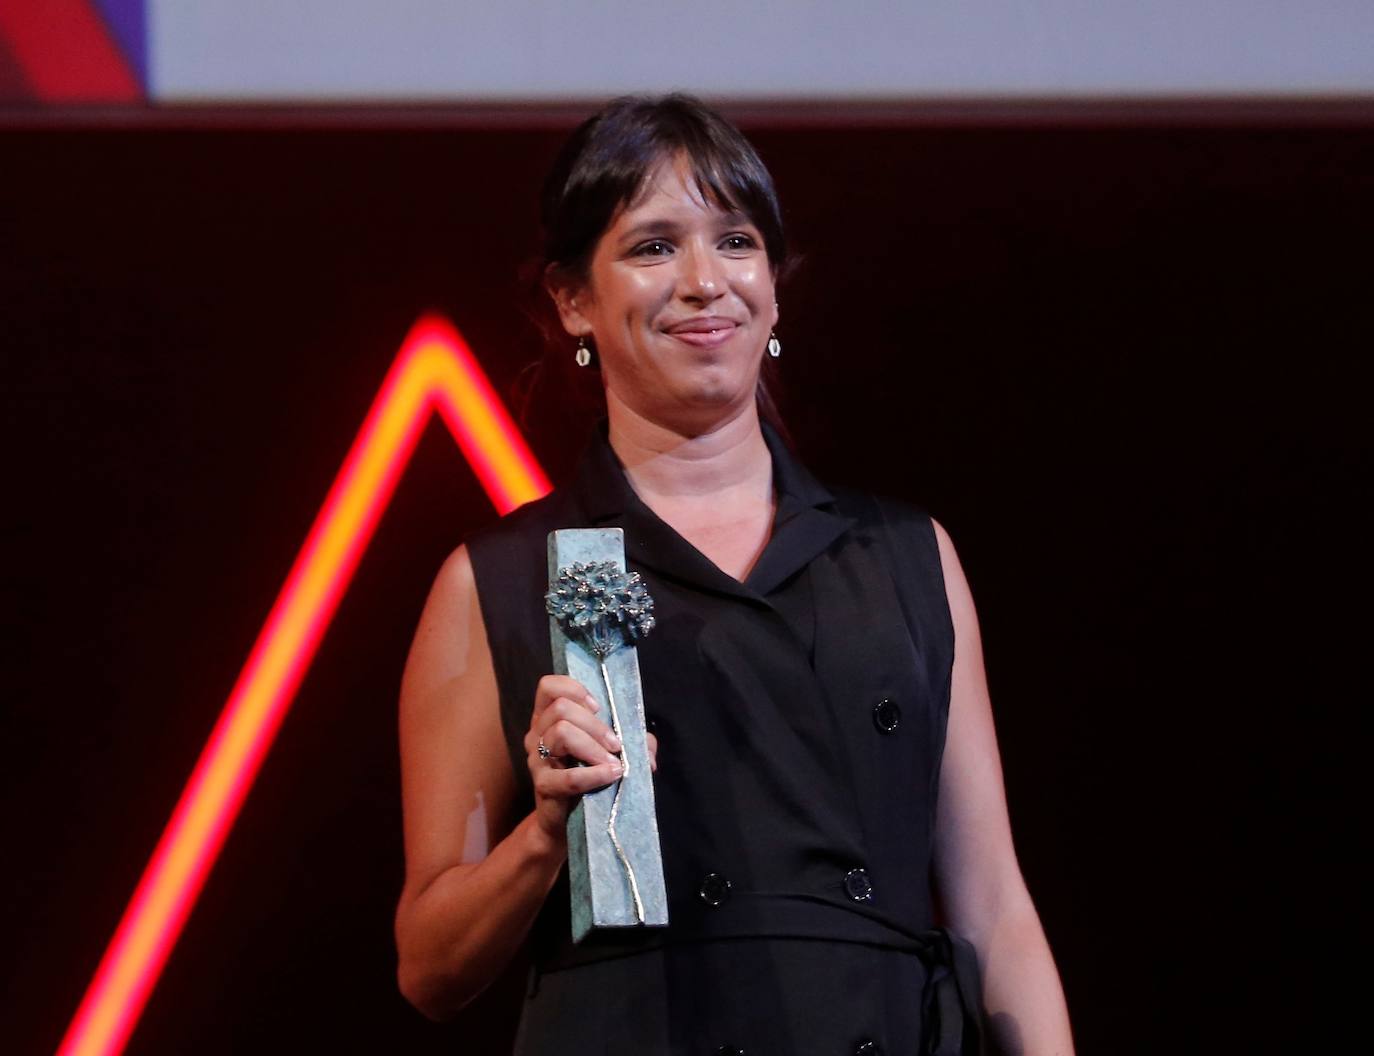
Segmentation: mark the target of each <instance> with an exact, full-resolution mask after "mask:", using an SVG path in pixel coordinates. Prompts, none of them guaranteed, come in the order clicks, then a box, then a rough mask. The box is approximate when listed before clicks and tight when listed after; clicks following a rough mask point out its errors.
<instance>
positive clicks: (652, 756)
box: [644, 733, 658, 773]
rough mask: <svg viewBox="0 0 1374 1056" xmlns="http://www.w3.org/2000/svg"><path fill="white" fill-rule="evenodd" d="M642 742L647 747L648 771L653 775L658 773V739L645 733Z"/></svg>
mask: <svg viewBox="0 0 1374 1056" xmlns="http://www.w3.org/2000/svg"><path fill="white" fill-rule="evenodd" d="M644 740H645V742H646V743H647V744H648V746H649V769H650V770H651V771H653V772H654V773H657V772H658V738H657V737H655V736H654V735H653V734H652V733H646V734H645V735H644Z"/></svg>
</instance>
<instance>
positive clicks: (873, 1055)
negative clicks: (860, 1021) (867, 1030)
mask: <svg viewBox="0 0 1374 1056" xmlns="http://www.w3.org/2000/svg"><path fill="white" fill-rule="evenodd" d="M854 1056H883V1047H882V1046H881V1045H879V1044H878V1043H877V1042H876V1041H874V1040H873V1039H872V1038H865V1039H864V1040H863V1041H861V1042H859V1044H857V1045H855V1046H854Z"/></svg>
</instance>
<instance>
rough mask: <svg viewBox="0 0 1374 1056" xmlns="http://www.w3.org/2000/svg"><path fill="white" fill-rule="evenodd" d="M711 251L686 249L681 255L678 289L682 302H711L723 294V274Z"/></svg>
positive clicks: (719, 262)
mask: <svg viewBox="0 0 1374 1056" xmlns="http://www.w3.org/2000/svg"><path fill="white" fill-rule="evenodd" d="M721 263H722V262H721V260H720V258H719V257H718V256H717V255H716V254H715V253H714V252H712V250H711V249H708V248H704V247H699V246H698V247H688V248H687V250H686V252H685V253H683V255H682V270H681V272H680V273H679V275H678V289H679V293H680V295H681V296H682V298H683V299H684V300H690V301H700V302H704V301H713V300H715V299H716V298H717V297H720V296H721V295H722V294H724V293H725V272H724V269H723V268H722V266H721Z"/></svg>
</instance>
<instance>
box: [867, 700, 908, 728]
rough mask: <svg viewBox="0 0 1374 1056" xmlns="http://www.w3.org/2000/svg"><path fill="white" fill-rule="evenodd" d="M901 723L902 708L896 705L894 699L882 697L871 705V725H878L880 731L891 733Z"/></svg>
mask: <svg viewBox="0 0 1374 1056" xmlns="http://www.w3.org/2000/svg"><path fill="white" fill-rule="evenodd" d="M901 724H902V709H901V708H899V707H897V702H896V701H895V700H892V699H890V698H888V697H883V699H882V700H880V701H878V703H877V704H874V705H873V725H874V726H876V727H878V729H879V731H880V732H882V733H892V732H893V731H894V730H896V729H897V727H898V726H900V725H901Z"/></svg>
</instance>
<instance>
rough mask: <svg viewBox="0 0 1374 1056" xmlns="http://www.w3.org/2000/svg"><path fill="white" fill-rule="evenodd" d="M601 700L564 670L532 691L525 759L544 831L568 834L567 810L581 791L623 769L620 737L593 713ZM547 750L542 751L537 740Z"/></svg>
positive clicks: (615, 776)
mask: <svg viewBox="0 0 1374 1056" xmlns="http://www.w3.org/2000/svg"><path fill="white" fill-rule="evenodd" d="M600 707H601V706H600V705H599V704H598V703H597V701H596V698H595V697H593V696H592V695H591V694H590V693H588V692H587V689H586V687H585V686H583V685H582V683H581V682H578V681H577V680H576V679H575V678H569V677H568V676H567V675H545V676H544V677H543V678H541V679H540V680H539V685H538V687H536V689H535V691H534V714H533V715H532V716H531V717H530V728H529V732H528V733H526V734H525V753H526V762H527V764H528V766H529V768H530V777H531V778H533V780H534V813H535V816H536V818H537V819H538V821H539V825H540V827H541V828H542V829H543V830H544V831H545V832H546V833H548V835H549V836H550V837H551V838H552V839H554V840H556V841H558V842H560V843H561V842H563V841H564V840H565V839H566V838H567V823H568V814H569V812H570V811H571V810H572V808H573V806H574V805H575V804H576V802H577V799H578V797H579V796H581V795H582V794H583V793H584V792H591V791H593V790H595V789H598V788H603V787H605V786H606V785H609V784H610V783H611V782H613V781H617V780H619V779H620V777H621V775H622V774H623V773H624V767H623V765H622V764H621V761H620V759H619V758H618V756H617V753H619V752H620V749H621V744H620V738H619V737H617V736H616V735H615V733H614V731H612V730H611V728H610V727H609V726H608V725H606V723H605V722H603V721H602V720H601V719H600V718H598V717H597V712H598V711H599V710H600ZM540 744H543V745H544V747H545V748H546V749H548V753H549V754H548V755H547V756H544V755H541V754H540V752H539V745H540Z"/></svg>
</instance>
